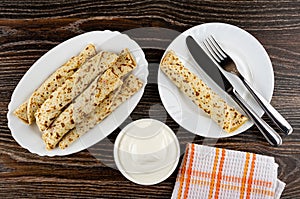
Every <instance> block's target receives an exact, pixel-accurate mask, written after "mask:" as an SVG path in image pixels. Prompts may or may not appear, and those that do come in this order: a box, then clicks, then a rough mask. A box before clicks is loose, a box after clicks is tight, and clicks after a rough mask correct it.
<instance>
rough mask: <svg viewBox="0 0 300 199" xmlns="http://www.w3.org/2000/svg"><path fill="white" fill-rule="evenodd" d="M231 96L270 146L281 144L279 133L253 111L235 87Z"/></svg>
mask: <svg viewBox="0 0 300 199" xmlns="http://www.w3.org/2000/svg"><path fill="white" fill-rule="evenodd" d="M231 97H232V98H233V99H234V101H235V102H237V103H238V105H240V107H241V108H242V109H243V110H244V111H245V113H246V114H247V115H248V117H249V118H250V119H251V120H252V121H253V122H254V124H255V125H256V126H257V128H258V129H259V130H260V132H261V133H262V134H263V136H264V137H265V138H266V140H267V141H268V142H269V143H270V144H271V145H272V146H279V145H281V144H282V139H281V137H280V135H279V134H278V133H277V132H276V131H275V130H274V129H273V128H272V127H270V126H269V125H268V124H267V123H266V122H265V121H264V120H263V119H262V118H260V117H259V116H258V115H257V114H256V113H255V111H254V110H253V109H252V108H251V106H249V105H248V103H247V102H246V101H245V100H244V99H243V98H242V97H241V96H240V95H239V93H238V92H237V91H236V90H235V89H234V90H233V93H231Z"/></svg>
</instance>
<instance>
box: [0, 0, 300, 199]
mask: <svg viewBox="0 0 300 199" xmlns="http://www.w3.org/2000/svg"><path fill="white" fill-rule="evenodd" d="M299 13H300V3H299V1H295V0H281V1H264V0H261V1H240V0H230V1H227V0H224V1H211V0H204V1H188V2H186V1H157V0H151V1H148V0H147V1H129V0H120V1H112V0H109V1H98V2H97V3H95V2H94V1H91V0H84V1H49V0H42V1H38V2H33V1H29V0H25V1H7V0H2V1H1V4H0V96H1V98H0V113H1V114H0V197H1V198H4V197H5V198H20V197H22V198H33V197H39V198H40V197H63V198H66V197H80V198H90V197H101V198H145V197H146V198H169V197H170V196H171V193H172V189H173V186H174V183H175V178H176V174H177V170H176V171H175V172H174V173H173V174H172V176H171V177H170V178H168V179H167V180H166V181H164V182H162V183H160V184H158V185H154V186H140V185H136V184H134V183H131V182H129V181H128V180H126V179H125V178H124V177H123V176H122V175H121V174H120V173H119V172H118V171H117V170H116V169H115V168H116V167H115V164H114V160H113V156H112V150H113V143H114V140H115V138H116V135H117V134H118V132H119V129H117V130H116V131H115V132H113V133H112V134H111V135H110V136H108V138H107V139H105V140H103V141H101V142H99V143H98V144H97V145H95V146H93V147H91V148H89V149H88V150H84V151H82V152H79V153H76V154H73V155H69V156H65V157H53V158H50V157H39V156H37V155H34V154H31V153H29V152H28V151H27V150H26V149H23V148H21V147H20V146H19V145H18V144H17V143H16V142H15V141H14V139H13V138H12V136H11V134H10V131H9V129H8V127H7V119H6V113H7V106H8V103H9V101H10V97H11V94H12V92H13V90H14V88H15V87H16V85H17V84H18V82H19V80H20V79H21V78H22V76H23V75H24V74H25V72H26V71H27V70H28V69H29V68H30V66H31V65H32V64H33V63H34V62H35V61H36V60H37V59H38V58H39V57H40V56H42V55H43V54H44V53H46V52H47V51H48V50H50V49H51V48H52V47H54V46H55V45H57V44H59V43H60V42H62V41H64V40H66V39H69V38H71V37H73V36H76V35H78V34H81V33H84V32H88V31H92V30H106V29H110V30H116V31H120V32H123V31H127V30H130V29H134V28H142V27H160V28H168V29H171V30H174V32H172V34H171V33H170V34H166V35H165V34H159V33H157V32H155V30H153V32H151V34H149V35H146V34H145V35H131V36H132V37H133V38H134V39H135V40H136V41H137V42H138V43H140V44H142V45H144V46H146V47H147V48H145V49H144V50H145V53H146V57H147V60H148V61H149V63H150V65H149V70H150V77H149V82H150V84H149V85H147V87H146V90H145V94H144V96H143V98H142V100H141V102H140V103H139V105H138V106H137V107H136V109H135V110H134V112H133V113H132V114H131V116H130V119H132V120H135V119H139V118H147V117H149V110H150V109H151V111H152V116H155V118H156V119H158V120H165V117H164V116H165V115H161V114H157V113H161V110H162V104H161V101H160V99H159V95H158V90H157V85H156V74H157V69H158V63H159V61H160V58H161V56H162V54H163V50H164V48H165V47H166V46H167V45H168V44H169V43H170V42H171V40H172V39H173V38H174V37H175V36H176V31H178V32H182V31H184V30H186V29H188V28H190V27H192V26H194V25H198V24H202V23H206V22H215V21H220V22H225V23H230V24H233V25H237V26H239V27H241V28H243V29H245V30H247V31H249V32H250V33H251V34H253V35H254V36H255V37H256V38H257V39H258V40H259V41H260V42H261V43H262V44H263V45H264V47H265V49H266V50H267V52H268V53H269V55H270V58H271V60H272V63H273V68H274V74H275V90H274V95H273V99H272V104H273V105H274V107H276V108H277V109H278V110H279V111H280V112H281V113H282V114H283V115H284V116H285V117H286V118H287V119H288V120H289V121H290V122H291V124H292V125H293V127H294V133H293V134H292V135H290V136H284V137H283V139H284V144H283V145H282V146H281V147H279V148H274V147H270V146H269V145H268V144H267V143H266V141H265V140H264V138H263V137H262V136H261V135H260V134H259V132H258V130H257V129H256V128H255V127H252V128H250V129H249V130H247V131H246V132H245V133H243V134H240V135H238V136H234V137H231V138H224V139H219V140H215V139H208V138H203V137H200V136H194V135H193V134H191V133H189V132H187V131H185V130H184V129H182V128H180V127H179V126H178V125H177V124H176V123H175V122H174V121H173V120H172V119H171V117H170V116H169V115H167V114H166V123H167V124H168V125H169V126H170V127H171V128H172V129H173V130H174V131H175V132H176V134H177V136H178V137H179V140H180V144H181V149H182V151H183V150H184V147H185V144H186V143H187V142H195V143H199V144H205V145H210V146H218V147H225V148H228V149H234V150H243V151H249V152H255V153H260V154H265V155H270V156H274V157H275V159H276V162H277V163H278V164H279V178H280V179H281V180H283V181H284V182H286V183H287V186H286V189H285V190H284V193H283V196H282V198H286V199H288V198H300V191H299V190H300V179H299V176H300V170H299V166H298V165H300V113H299V105H300V97H299V96H300V88H299V85H300V84H299V77H300V75H299V74H300V67H299V64H300V58H299V52H300V14H299ZM153 39H157V40H158V43H159V44H160V45H159V47H153V46H152V47H151V45H149V46H147V42H148V41H149V40H151V41H152V40H153ZM130 119H128V120H127V121H125V123H124V124H123V125H122V126H124V125H125V124H126V122H129V121H130ZM265 119H266V120H267V121H268V122H270V121H269V120H268V119H267V118H265Z"/></svg>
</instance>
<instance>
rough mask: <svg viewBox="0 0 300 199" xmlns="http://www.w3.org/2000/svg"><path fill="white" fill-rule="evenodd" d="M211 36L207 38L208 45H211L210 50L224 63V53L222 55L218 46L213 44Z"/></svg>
mask: <svg viewBox="0 0 300 199" xmlns="http://www.w3.org/2000/svg"><path fill="white" fill-rule="evenodd" d="M210 37H211V36H209V37H207V38H206V40H207V43H208V44H209V45H210V48H211V49H212V51H213V52H214V53H215V54H216V56H217V57H218V58H219V59H220V60H221V61H222V60H223V59H224V56H223V55H222V53H220V51H219V49H218V48H217V46H216V45H215V44H214V43H213V42H212V40H211V39H210Z"/></svg>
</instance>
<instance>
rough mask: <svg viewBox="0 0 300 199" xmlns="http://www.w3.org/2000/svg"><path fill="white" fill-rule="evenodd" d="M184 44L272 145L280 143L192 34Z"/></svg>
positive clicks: (275, 134)
mask: <svg viewBox="0 0 300 199" xmlns="http://www.w3.org/2000/svg"><path fill="white" fill-rule="evenodd" d="M186 45H187V48H188V50H189V52H190V53H191V55H192V57H193V58H194V60H195V61H196V62H197V64H198V65H199V66H200V67H201V68H202V69H203V70H204V71H205V73H206V74H207V75H208V76H209V77H210V78H211V79H212V80H214V82H215V83H217V84H218V86H219V87H220V88H221V89H223V90H224V91H225V92H226V93H228V94H229V95H230V96H231V97H232V99H233V100H234V101H235V102H236V103H237V104H238V105H239V106H240V107H241V108H242V109H243V110H244V111H245V113H246V114H247V115H248V117H249V118H250V119H251V120H252V121H253V122H254V124H255V125H256V126H257V128H258V129H259V130H260V132H261V133H262V134H263V136H264V137H265V138H266V140H267V141H268V142H269V143H270V144H271V145H273V146H279V145H281V144H282V139H281V137H280V136H279V134H278V133H277V132H276V131H275V130H274V129H273V128H272V127H270V126H269V125H268V124H267V123H266V122H265V121H264V120H263V119H262V118H260V117H259V116H258V115H257V114H256V113H255V111H254V110H253V108H251V106H249V104H248V103H247V102H246V101H245V100H244V99H243V98H242V97H241V96H240V94H239V93H238V92H237V91H236V90H235V89H234V87H233V85H232V84H231V83H230V81H229V80H228V79H227V77H226V76H225V75H224V74H223V73H226V72H225V71H222V70H220V69H219V67H218V66H217V65H216V63H215V62H214V61H213V60H212V59H211V58H210V57H209V56H208V55H207V54H206V52H205V50H204V49H203V48H202V47H201V46H200V45H199V44H198V43H197V42H196V41H195V39H194V38H193V37H192V36H187V38H186Z"/></svg>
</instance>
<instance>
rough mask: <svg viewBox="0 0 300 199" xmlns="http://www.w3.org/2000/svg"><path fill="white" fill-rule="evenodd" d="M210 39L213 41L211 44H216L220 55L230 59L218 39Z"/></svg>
mask: <svg viewBox="0 0 300 199" xmlns="http://www.w3.org/2000/svg"><path fill="white" fill-rule="evenodd" d="M210 38H211V39H212V40H211V42H212V43H214V46H215V47H216V48H217V49H218V51H219V53H221V54H222V56H223V57H224V58H226V57H228V55H227V53H226V52H225V51H224V50H223V49H222V48H221V46H220V45H219V43H218V42H217V41H216V39H215V38H214V37H213V36H212V35H211V36H210Z"/></svg>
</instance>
